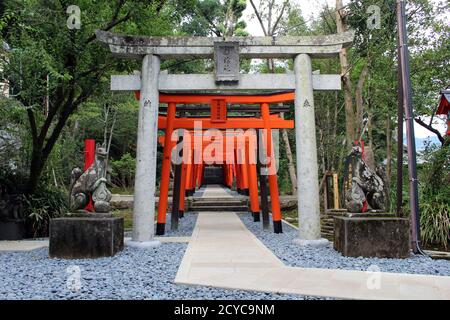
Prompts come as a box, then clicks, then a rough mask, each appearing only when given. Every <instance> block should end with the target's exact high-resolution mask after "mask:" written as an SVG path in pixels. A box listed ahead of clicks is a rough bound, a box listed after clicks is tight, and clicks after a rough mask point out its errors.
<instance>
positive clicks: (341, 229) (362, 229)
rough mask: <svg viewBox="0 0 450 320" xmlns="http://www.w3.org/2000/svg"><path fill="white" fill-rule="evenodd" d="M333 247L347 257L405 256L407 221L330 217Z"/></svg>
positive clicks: (407, 251) (408, 244) (407, 237)
mask: <svg viewBox="0 0 450 320" xmlns="http://www.w3.org/2000/svg"><path fill="white" fill-rule="evenodd" d="M334 249H336V250H337V251H339V252H340V253H342V255H344V256H348V257H379V258H408V257H409V256H410V237H409V220H408V219H401V218H381V217H378V218H372V217H337V218H335V220H334Z"/></svg>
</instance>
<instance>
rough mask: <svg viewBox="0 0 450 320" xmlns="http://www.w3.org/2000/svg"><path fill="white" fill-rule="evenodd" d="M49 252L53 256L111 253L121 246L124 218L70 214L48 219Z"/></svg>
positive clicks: (102, 254)
mask: <svg viewBox="0 0 450 320" xmlns="http://www.w3.org/2000/svg"><path fill="white" fill-rule="evenodd" d="M49 240H50V243H49V255H50V257H52V258H63V259H85V258H101V257H111V256H114V255H115V254H116V253H117V252H119V251H121V250H123V242H124V235H123V218H112V217H105V216H103V217H96V216H94V214H91V217H88V216H81V217H70V218H56V219H51V220H50V239H49Z"/></svg>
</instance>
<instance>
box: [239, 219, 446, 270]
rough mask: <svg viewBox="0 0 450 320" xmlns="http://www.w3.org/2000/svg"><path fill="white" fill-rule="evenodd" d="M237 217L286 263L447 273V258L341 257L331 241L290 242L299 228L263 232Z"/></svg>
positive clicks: (254, 225) (335, 267)
mask: <svg viewBox="0 0 450 320" xmlns="http://www.w3.org/2000/svg"><path fill="white" fill-rule="evenodd" d="M239 217H240V218H241V220H242V221H243V222H244V224H245V225H246V226H247V228H248V229H249V230H250V231H252V232H253V233H254V234H255V236H256V237H257V238H258V239H259V240H261V242H262V243H264V245H266V246H267V247H268V248H269V249H270V250H272V252H274V253H275V255H276V256H277V257H278V258H279V259H280V260H282V261H283V262H284V263H285V264H286V265H288V266H292V267H304V268H325V269H344V270H361V271H367V270H368V268H369V267H371V266H372V268H373V266H376V267H378V268H379V271H381V272H394V273H414V274H430V275H437V276H450V261H448V260H433V259H431V258H429V257H426V256H421V255H414V254H411V257H410V258H408V259H382V258H364V257H358V258H351V257H344V256H342V255H341V254H340V253H339V252H337V251H335V250H334V249H333V245H332V244H330V245H329V246H327V247H324V248H307V247H299V246H298V245H296V244H294V243H293V242H292V240H293V239H294V238H295V237H296V236H297V232H298V231H297V230H296V229H295V228H293V227H291V226H289V225H288V224H286V223H283V233H282V234H275V233H273V230H272V226H271V228H270V229H269V230H267V231H264V230H263V229H262V223H255V222H253V218H252V216H251V215H250V214H239ZM372 268H371V269H370V270H371V271H375V270H377V271H378V269H372Z"/></svg>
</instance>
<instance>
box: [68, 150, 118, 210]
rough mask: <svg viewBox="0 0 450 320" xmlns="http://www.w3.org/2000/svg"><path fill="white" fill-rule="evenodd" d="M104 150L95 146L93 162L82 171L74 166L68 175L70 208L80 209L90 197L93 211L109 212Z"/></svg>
mask: <svg viewBox="0 0 450 320" xmlns="http://www.w3.org/2000/svg"><path fill="white" fill-rule="evenodd" d="M106 155H107V153H106V150H105V148H104V147H100V146H97V148H96V150H95V160H94V163H93V164H92V165H91V166H90V167H89V168H87V170H86V171H85V172H82V171H81V169H80V168H78V167H77V168H74V169H73V170H72V173H71V177H70V189H69V192H70V198H69V203H70V209H71V211H76V210H82V209H84V208H85V207H86V205H87V204H88V203H89V200H90V199H92V201H93V202H94V210H95V212H102V213H103V212H109V210H110V205H109V202H110V201H111V192H110V191H109V190H108V189H107V188H106V183H107V181H106V178H105V176H106V161H105V160H106Z"/></svg>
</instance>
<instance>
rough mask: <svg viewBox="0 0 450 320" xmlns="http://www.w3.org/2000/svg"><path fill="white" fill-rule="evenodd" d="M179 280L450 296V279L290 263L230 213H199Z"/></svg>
mask: <svg viewBox="0 0 450 320" xmlns="http://www.w3.org/2000/svg"><path fill="white" fill-rule="evenodd" d="M374 279H375V280H376V281H374ZM175 283H180V284H190V285H204V286H211V287H218V288H226V289H241V290H251V291H262V292H275V293H290V294H299V295H307V296H321V297H335V298H343V299H382V300H386V299H447V300H448V299H450V277H442V276H429V275H415V274H401V273H399V274H397V273H385V272H368V271H352V270H338V269H317V268H292V267H287V266H285V265H284V264H283V263H282V262H281V261H280V260H279V259H278V258H277V257H276V256H275V255H274V254H273V253H272V252H271V251H270V250H269V249H268V248H267V247H265V246H264V245H263V244H262V243H261V242H260V241H259V240H258V239H257V238H256V237H255V236H254V235H253V234H252V233H251V232H250V231H249V230H248V229H247V228H246V227H245V225H243V223H242V221H241V220H240V219H239V217H237V215H236V214H234V213H230V212H228V213H221V214H218V213H206V212H205V213H200V214H199V216H198V218H197V224H196V226H195V229H194V232H193V235H192V238H191V241H190V242H189V245H188V248H187V250H186V253H185V255H184V257H183V261H182V263H181V265H180V268H179V269H178V273H177V276H176V278H175ZM374 284H375V285H374Z"/></svg>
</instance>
